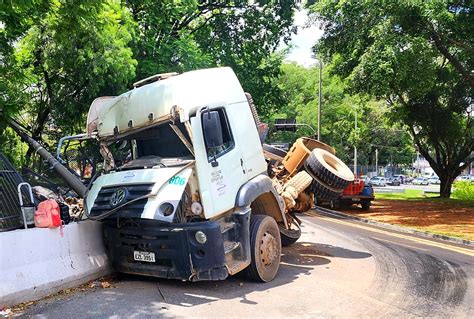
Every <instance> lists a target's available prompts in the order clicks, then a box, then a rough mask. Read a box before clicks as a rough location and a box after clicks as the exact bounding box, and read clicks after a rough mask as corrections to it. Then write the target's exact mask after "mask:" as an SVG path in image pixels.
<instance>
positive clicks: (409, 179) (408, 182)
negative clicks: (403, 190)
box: [404, 176, 414, 184]
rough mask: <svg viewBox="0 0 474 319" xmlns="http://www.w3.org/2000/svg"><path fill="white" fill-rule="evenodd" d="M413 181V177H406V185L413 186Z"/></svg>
mask: <svg viewBox="0 0 474 319" xmlns="http://www.w3.org/2000/svg"><path fill="white" fill-rule="evenodd" d="M413 180H414V178H413V177H411V176H407V177H405V181H404V183H405V184H411V183H413Z"/></svg>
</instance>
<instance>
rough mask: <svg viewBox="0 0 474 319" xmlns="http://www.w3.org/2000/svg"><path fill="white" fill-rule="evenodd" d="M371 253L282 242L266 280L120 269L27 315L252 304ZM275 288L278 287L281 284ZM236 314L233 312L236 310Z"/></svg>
mask: <svg viewBox="0 0 474 319" xmlns="http://www.w3.org/2000/svg"><path fill="white" fill-rule="evenodd" d="M370 256H371V255H370V254H367V253H363V252H358V251H352V250H348V249H344V248H341V247H335V246H331V245H325V244H318V243H310V242H301V243H296V244H294V245H292V246H290V247H284V248H283V251H282V256H281V265H280V270H279V272H278V274H277V276H276V277H275V279H274V280H273V281H271V282H269V283H257V282H252V281H249V280H248V279H246V278H245V277H244V276H242V275H237V276H233V277H229V278H228V279H227V280H224V281H202V282H182V281H178V280H166V279H157V278H151V277H143V276H137V275H125V274H119V275H117V277H116V279H115V280H113V281H112V282H111V284H112V288H110V289H98V290H97V289H95V290H92V291H87V292H83V293H79V294H75V296H74V297H73V296H69V297H68V299H67V300H64V299H63V300H62V301H60V300H61V299H62V298H60V299H59V300H56V301H55V302H51V301H50V302H43V303H41V304H40V305H37V306H35V307H33V308H32V309H30V311H28V312H27V315H37V314H42V313H45V312H46V313H48V315H49V316H50V318H62V315H63V314H64V313H65V312H66V311H69V312H72V313H75V314H76V316H77V318H90V317H95V316H101V315H103V314H114V315H116V316H119V317H129V316H139V317H142V316H144V317H149V316H157V317H170V316H172V315H171V313H172V312H173V311H171V312H170V311H169V309H170V307H193V306H197V305H209V306H212V304H213V303H214V302H216V301H220V300H237V301H239V302H240V303H242V304H247V305H251V306H252V305H255V306H257V305H258V301H259V300H261V298H262V297H261V293H272V290H273V289H274V288H278V287H282V286H285V285H287V284H290V283H292V282H294V281H296V280H297V279H298V278H301V277H302V276H304V277H306V276H309V275H311V274H312V272H316V271H318V268H319V267H321V266H323V267H326V266H327V265H328V264H329V263H330V262H331V259H330V258H334V257H336V258H367V257H370ZM289 287H292V286H291V285H289ZM293 287H294V286H293ZM277 291H279V292H277V293H281V291H282V290H277ZM255 292H256V294H254V293H255ZM91 305H93V306H91ZM256 309H257V308H256ZM216 315H217V314H216ZM235 315H236V316H238V312H236V313H235Z"/></svg>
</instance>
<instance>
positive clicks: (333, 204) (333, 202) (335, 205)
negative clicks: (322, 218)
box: [329, 199, 341, 210]
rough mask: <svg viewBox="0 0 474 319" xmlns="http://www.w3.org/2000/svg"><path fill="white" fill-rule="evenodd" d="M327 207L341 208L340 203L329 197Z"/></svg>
mask: <svg viewBox="0 0 474 319" xmlns="http://www.w3.org/2000/svg"><path fill="white" fill-rule="evenodd" d="M329 208H330V209H332V210H336V209H339V208H341V203H340V202H339V200H337V199H331V200H330V201H329Z"/></svg>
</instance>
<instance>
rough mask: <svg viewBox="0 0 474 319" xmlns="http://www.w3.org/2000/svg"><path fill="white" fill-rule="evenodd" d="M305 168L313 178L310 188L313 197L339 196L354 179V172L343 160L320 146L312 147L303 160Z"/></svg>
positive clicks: (328, 197) (329, 198) (328, 198)
mask: <svg viewBox="0 0 474 319" xmlns="http://www.w3.org/2000/svg"><path fill="white" fill-rule="evenodd" d="M304 166H305V170H306V172H308V174H309V175H311V177H312V178H313V182H312V183H311V186H310V190H311V192H312V193H313V194H314V196H315V198H319V199H323V200H331V199H336V198H339V196H340V195H341V193H342V191H343V190H344V188H346V187H347V185H348V184H349V183H350V182H352V181H354V174H353V173H352V172H351V170H350V169H349V167H347V165H346V164H344V162H342V161H341V160H340V159H339V158H337V157H336V156H335V155H333V154H332V153H330V152H328V151H326V150H323V149H321V148H317V149H314V150H313V151H312V152H311V154H310V155H309V157H308V158H307V159H306V162H305V165H304Z"/></svg>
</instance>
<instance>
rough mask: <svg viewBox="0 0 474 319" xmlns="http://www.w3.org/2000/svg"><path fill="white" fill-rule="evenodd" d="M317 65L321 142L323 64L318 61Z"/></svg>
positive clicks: (319, 134) (319, 133) (319, 136)
mask: <svg viewBox="0 0 474 319" xmlns="http://www.w3.org/2000/svg"><path fill="white" fill-rule="evenodd" d="M318 64H319V92H318V141H321V102H322V87H323V85H322V82H323V80H322V74H323V62H321V60H319V59H318Z"/></svg>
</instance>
